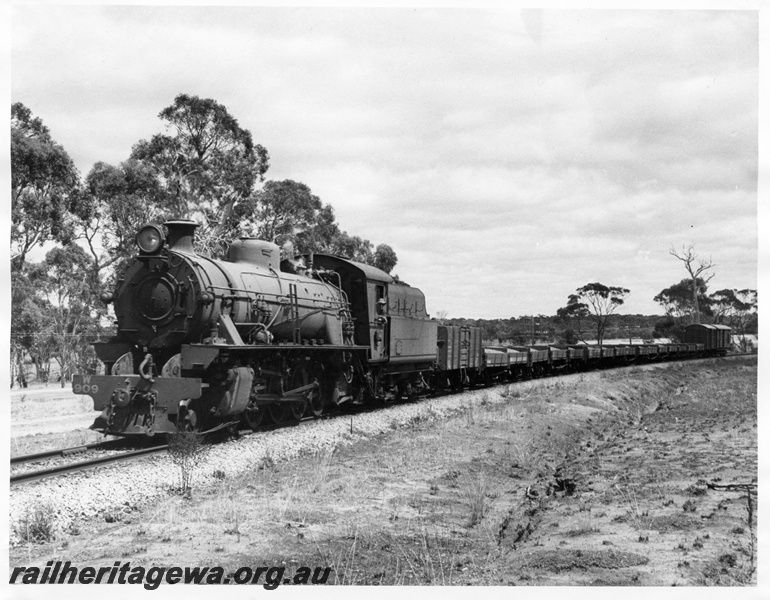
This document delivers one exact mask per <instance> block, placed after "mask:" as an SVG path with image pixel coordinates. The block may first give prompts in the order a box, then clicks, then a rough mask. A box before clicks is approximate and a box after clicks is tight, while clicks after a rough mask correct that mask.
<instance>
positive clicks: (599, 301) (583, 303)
mask: <svg viewBox="0 0 770 600" xmlns="http://www.w3.org/2000/svg"><path fill="white" fill-rule="evenodd" d="M630 293H631V290H628V289H626V288H623V287H617V286H606V285H604V284H602V283H598V282H597V283H587V284H586V285H584V286H582V287H579V288H578V289H577V290H575V293H574V294H570V295H569V296H568V297H567V305H566V306H564V307H563V308H560V309H559V311H557V315H559V316H561V317H574V318H576V319H582V318H587V319H589V320H590V321H592V322H593V324H594V325H595V326H596V340H597V343H598V344H599V346H600V347H601V345H602V342H603V341H604V334H605V332H606V330H607V322H608V321H609V318H610V316H612V315H613V314H614V313H615V311H616V310H617V309H618V308H619V307H620V306H622V305H623V303H624V302H625V298H626V296H627V295H628V294H630Z"/></svg>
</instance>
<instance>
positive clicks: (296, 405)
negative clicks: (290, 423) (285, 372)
mask: <svg viewBox="0 0 770 600" xmlns="http://www.w3.org/2000/svg"><path fill="white" fill-rule="evenodd" d="M305 385H307V369H306V368H305V367H304V365H298V366H296V367H294V371H292V374H291V379H290V381H289V389H290V390H294V389H296V388H298V387H302V386H305ZM307 396H308V393H307V392H303V394H302V397H303V400H302V401H301V402H292V403H291V404H289V411H290V412H291V416H292V417H293V418H294V419H295V420H297V421H299V420H300V419H301V418H302V417H304V416H305V411H306V410H307Z"/></svg>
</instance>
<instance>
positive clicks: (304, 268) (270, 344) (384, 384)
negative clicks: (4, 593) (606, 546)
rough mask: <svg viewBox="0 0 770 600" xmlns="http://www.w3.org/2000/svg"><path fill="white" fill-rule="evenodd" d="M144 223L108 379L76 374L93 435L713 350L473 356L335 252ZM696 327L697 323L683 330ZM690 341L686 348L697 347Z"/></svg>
mask: <svg viewBox="0 0 770 600" xmlns="http://www.w3.org/2000/svg"><path fill="white" fill-rule="evenodd" d="M164 226H165V232H164V229H163V228H161V227H159V226H157V225H147V226H145V227H142V228H141V229H140V230H139V232H138V233H137V235H136V243H137V246H138V248H139V252H138V254H137V255H136V256H135V257H134V258H133V259H132V260H131V261H129V262H128V264H127V265H126V266H125V268H124V269H123V271H122V273H121V274H120V275H119V277H118V280H117V284H116V287H115V289H114V291H113V292H111V293H110V292H107V293H104V294H102V300H103V301H104V302H105V303H112V305H113V308H114V312H115V316H116V317H117V327H118V329H117V334H116V335H115V336H114V337H113V338H112V339H110V340H109V341H107V342H101V343H97V344H95V345H94V349H95V351H96V354H97V356H98V357H99V359H100V360H101V361H102V362H104V364H105V367H106V372H107V373H109V374H108V375H90V376H89V375H76V376H75V377H74V378H73V391H74V392H75V393H76V394H87V395H90V396H91V397H92V398H93V401H94V410H98V411H101V414H100V415H99V416H98V417H97V418H96V421H95V422H94V424H93V425H92V429H96V430H99V431H102V432H104V433H109V434H113V435H126V436H151V435H154V434H156V433H174V432H176V431H206V430H210V429H213V428H216V427H220V426H225V425H229V426H234V425H235V424H236V423H237V422H238V421H239V420H240V421H242V422H243V423H244V424H246V425H247V426H249V427H251V428H252V429H257V428H258V427H259V426H260V425H261V424H262V423H263V422H264V421H265V420H266V419H270V420H272V421H274V422H282V421H286V420H288V419H292V418H294V419H298V418H300V417H302V416H303V415H305V414H312V415H315V416H320V415H321V414H322V413H323V412H324V410H326V409H327V408H328V407H332V406H350V405H355V404H363V403H370V402H378V401H379V402H382V401H386V400H389V399H394V398H397V397H403V396H410V395H413V394H417V393H420V392H423V391H428V390H441V389H445V388H448V387H449V388H453V389H459V388H462V387H463V386H465V385H467V384H469V383H489V382H491V381H492V380H497V379H504V380H512V379H517V378H524V377H530V376H539V375H543V374H546V373H548V372H553V371H557V370H561V369H565V370H575V369H582V368H587V367H590V366H600V365H608V364H616V363H619V362H631V361H638V360H650V359H657V358H671V357H674V356H682V357H684V356H694V355H703V354H708V353H712V354H714V353H724V351H725V349H726V347H727V345H728V344H729V329H728V330H727V331H726V332H725V331H720V332H719V334H718V335H716V334H714V332H712V331H711V330H708V331H706V332H705V333H704V330H702V329H700V327H714V326H699V327H698V328H695V329H692V331H693V333H692V334H691V333H690V330H691V329H690V328H688V336H689V337H692V339H689V338H688V342H690V343H686V344H679V345H677V344H670V345H666V344H661V345H624V346H605V347H604V348H591V347H586V346H572V347H568V346H561V347H558V346H533V347H490V348H483V347H482V343H481V330H480V329H479V328H475V327H456V326H444V325H440V324H439V323H438V322H437V321H435V320H432V319H431V318H430V317H429V315H428V313H427V309H426V305H425V296H424V294H423V293H422V292H421V291H420V290H418V289H417V288H414V287H411V286H409V285H406V284H404V283H401V282H399V281H397V280H395V279H394V278H393V277H391V276H390V275H388V274H387V273H385V272H383V271H381V270H379V269H376V268H374V267H371V266H369V265H365V264H361V263H358V262H355V261H351V260H347V259H344V258H341V257H338V256H332V255H327V254H313V253H310V254H308V255H305V256H302V257H299V258H298V259H297V260H284V261H281V260H280V251H279V248H278V246H277V245H275V244H273V243H271V242H265V241H262V240H257V239H252V238H241V239H239V240H237V241H235V242H233V243H232V244H231V246H230V248H229V251H228V257H227V260H214V259H211V258H208V257H205V256H201V255H199V254H197V253H196V252H195V250H194V232H195V228H196V226H197V225H196V223H194V222H192V221H169V222H167V223H165V224H164ZM693 327H695V326H693ZM696 338H697V339H696Z"/></svg>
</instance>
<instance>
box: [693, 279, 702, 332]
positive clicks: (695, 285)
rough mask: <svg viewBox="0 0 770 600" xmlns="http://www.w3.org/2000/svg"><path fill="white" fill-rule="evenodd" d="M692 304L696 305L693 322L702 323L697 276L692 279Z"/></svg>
mask: <svg viewBox="0 0 770 600" xmlns="http://www.w3.org/2000/svg"><path fill="white" fill-rule="evenodd" d="M692 303H693V304H692V305H693V306H694V307H695V312H694V313H693V317H692V322H693V323H696V324H697V323H700V306H699V305H698V280H697V278H693V280H692Z"/></svg>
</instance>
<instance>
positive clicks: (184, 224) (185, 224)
mask: <svg viewBox="0 0 770 600" xmlns="http://www.w3.org/2000/svg"><path fill="white" fill-rule="evenodd" d="M163 224H164V225H165V226H166V228H167V229H168V247H169V250H173V251H174V252H185V253H186V254H195V248H194V243H195V228H196V227H197V226H198V224H197V223H196V222H195V221H181V220H180V221H166V222H165V223H163Z"/></svg>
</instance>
